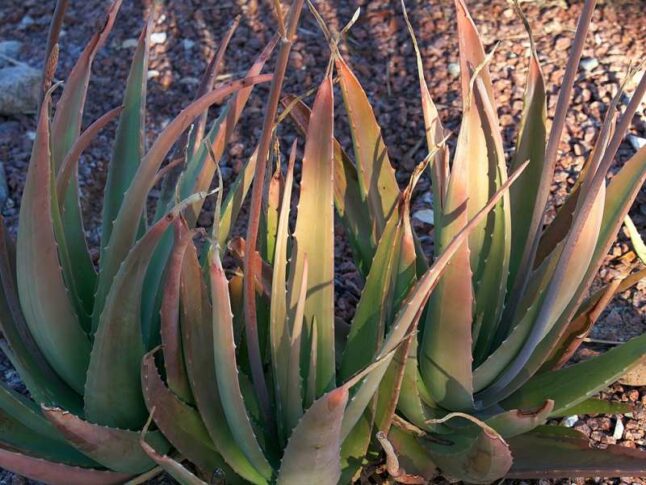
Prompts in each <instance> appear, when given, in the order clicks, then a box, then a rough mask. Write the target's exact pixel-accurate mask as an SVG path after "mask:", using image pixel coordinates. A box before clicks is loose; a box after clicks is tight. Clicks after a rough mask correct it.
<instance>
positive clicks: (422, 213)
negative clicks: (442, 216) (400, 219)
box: [413, 209, 435, 225]
mask: <svg viewBox="0 0 646 485" xmlns="http://www.w3.org/2000/svg"><path fill="white" fill-rule="evenodd" d="M413 219H417V220H418V221H421V222H423V223H424V224H430V225H433V224H435V217H434V215H433V211H432V210H431V209H422V210H418V211H417V212H415V213H414V214H413Z"/></svg>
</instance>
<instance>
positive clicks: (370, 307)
mask: <svg viewBox="0 0 646 485" xmlns="http://www.w3.org/2000/svg"><path fill="white" fill-rule="evenodd" d="M414 281H415V249H414V243H413V239H412V230H411V228H410V220H409V217H408V212H407V211H406V214H405V215H404V213H403V211H402V214H401V215H400V214H399V213H397V214H394V215H393V216H392V217H391V218H390V219H389V220H388V223H387V224H386V227H385V229H384V231H383V233H382V235H381V239H380V240H379V245H378V246H377V251H376V253H375V258H374V260H373V262H372V264H371V266H370V272H369V273H368V277H367V279H366V284H365V286H364V288H363V290H362V292H361V298H360V299H359V303H358V304H357V309H356V312H355V315H354V318H353V319H352V325H351V327H350V334H349V335H348V340H347V343H346V347H345V351H344V353H343V358H342V361H341V369H340V371H339V372H340V377H341V379H342V380H343V381H345V380H347V379H348V378H350V377H351V376H352V375H353V374H355V373H356V372H358V371H359V370H361V369H363V368H364V367H366V366H367V365H369V364H370V363H371V362H372V361H373V359H374V357H375V355H376V354H377V352H378V351H379V348H380V346H381V343H382V341H383V339H384V337H385V335H386V331H387V327H388V326H389V325H390V324H391V322H392V320H393V318H394V316H395V313H396V312H397V310H398V308H399V305H400V304H401V302H402V300H403V298H404V296H405V294H406V292H407V291H408V290H409V288H410V286H411V285H412V284H413V282H414ZM398 289H399V292H397V290H398Z"/></svg>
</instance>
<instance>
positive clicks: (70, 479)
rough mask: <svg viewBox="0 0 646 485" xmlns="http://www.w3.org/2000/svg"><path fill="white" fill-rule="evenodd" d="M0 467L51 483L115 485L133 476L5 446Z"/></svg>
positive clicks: (1, 450)
mask: <svg viewBox="0 0 646 485" xmlns="http://www.w3.org/2000/svg"><path fill="white" fill-rule="evenodd" d="M0 467H2V468H4V469H6V470H11V471H13V472H14V473H18V474H20V475H23V476H25V477H27V478H31V479H32V480H36V481H38V482H45V483H49V484H52V485H117V484H119V483H123V482H125V481H127V480H128V479H130V478H132V477H133V476H132V475H129V474H126V473H117V472H112V471H106V470H95V469H91V468H81V467H76V466H71V465H64V464H62V463H55V462H52V461H47V460H43V459H41V458H36V457H33V456H29V455H25V454H22V453H19V452H16V451H12V450H10V449H7V448H5V447H0Z"/></svg>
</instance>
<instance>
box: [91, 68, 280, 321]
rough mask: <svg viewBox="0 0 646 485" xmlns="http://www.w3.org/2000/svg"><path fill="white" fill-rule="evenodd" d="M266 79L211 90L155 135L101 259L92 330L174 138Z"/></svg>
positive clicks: (249, 79) (255, 78)
mask: <svg viewBox="0 0 646 485" xmlns="http://www.w3.org/2000/svg"><path fill="white" fill-rule="evenodd" d="M269 79H271V76H257V77H254V78H246V79H242V80H239V81H233V82H232V83H229V84H226V85H224V86H222V87H220V88H217V89H214V90H213V91H211V92H210V93H208V94H206V95H204V96H202V97H201V98H200V99H198V100H196V101H194V102H193V103H191V104H190V105H189V106H188V107H186V108H185V109H184V110H182V112H181V113H180V114H179V115H177V117H176V118H175V119H174V120H173V121H171V122H170V123H169V125H168V126H167V127H166V128H165V129H164V131H162V133H161V134H160V135H159V136H158V137H157V140H156V141H155V143H154V144H153V146H152V147H151V148H150V150H149V151H148V153H147V154H146V156H145V157H144V158H143V160H142V161H141V163H140V165H139V168H138V169H137V173H136V175H135V177H134V179H133V181H132V183H131V185H130V188H129V189H128V191H127V192H126V194H125V196H124V199H123V202H122V204H121V210H120V211H119V215H118V216H117V218H116V220H115V223H114V227H113V229H112V234H111V236H110V241H109V243H108V248H107V250H106V251H105V253H104V257H103V259H102V261H101V272H100V273H99V282H98V287H97V293H96V299H95V305H94V313H93V328H94V329H95V330H96V329H97V328H98V326H99V319H100V318H101V314H102V312H103V307H104V305H105V302H106V298H107V297H108V293H109V291H110V288H111V286H112V283H113V279H114V278H115V276H116V274H117V272H118V271H119V267H120V266H121V263H122V262H123V261H124V260H125V258H126V256H127V254H128V252H129V251H130V248H131V247H132V245H133V244H134V242H135V239H136V237H137V233H138V231H139V223H140V221H141V217H142V214H143V213H144V209H145V206H146V199H147V196H148V192H149V191H150V189H151V188H152V187H153V185H154V184H155V182H156V173H157V171H158V170H159V167H160V166H161V164H162V162H163V160H164V157H165V156H166V155H167V154H168V152H169V151H170V149H171V147H172V146H173V144H174V143H175V141H176V140H177V138H178V137H179V136H180V135H181V134H182V133H183V132H184V130H186V128H188V126H189V125H190V123H191V122H192V121H193V119H194V118H195V116H196V115H197V114H199V113H201V112H202V111H204V110H205V109H207V108H208V107H209V106H210V105H212V104H214V103H217V102H219V101H221V100H222V99H223V98H225V97H226V96H228V95H230V94H232V93H235V92H237V91H239V90H240V89H243V88H245V87H249V86H250V85H253V84H257V83H260V82H266V81H268V80H269Z"/></svg>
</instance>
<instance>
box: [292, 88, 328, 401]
mask: <svg viewBox="0 0 646 485" xmlns="http://www.w3.org/2000/svg"><path fill="white" fill-rule="evenodd" d="M333 130H334V99H333V91H332V79H331V78H330V77H327V78H326V79H324V80H323V82H322V83H321V86H320V87H319V91H318V94H317V95H316V101H315V102H314V107H313V109H312V116H311V118H310V124H309V128H308V132H307V141H306V143H305V154H304V157H303V168H302V177H301V190H300V199H299V203H298V218H297V220H296V230H295V232H294V238H295V240H296V251H295V254H294V256H293V264H294V268H295V273H294V279H293V280H294V281H302V274H303V266H304V261H305V258H307V257H308V256H309V258H308V259H309V262H310V264H309V273H308V278H307V279H308V281H307V298H306V299H305V314H304V318H305V320H304V325H303V326H304V328H305V329H306V332H307V333H308V334H309V333H310V332H311V328H312V326H313V325H315V324H316V326H317V328H316V331H317V336H318V339H317V342H318V343H317V363H316V384H315V389H316V394H317V395H321V394H323V393H324V392H325V391H327V390H329V389H331V388H332V387H333V386H334V375H335V360H334V206H333V201H334V199H333V191H334V169H333V167H334V164H333V157H334V153H333V149H334V148H333V147H334V145H333V140H334V138H333V136H334V134H333ZM314 220H315V221H317V230H316V231H312V227H311V224H312V221H314ZM313 255H316V257H313ZM292 290H293V289H292ZM297 299H298V291H292V293H291V294H290V295H289V304H288V308H289V311H290V312H294V311H295V309H296V302H297ZM315 320H316V323H315Z"/></svg>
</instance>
